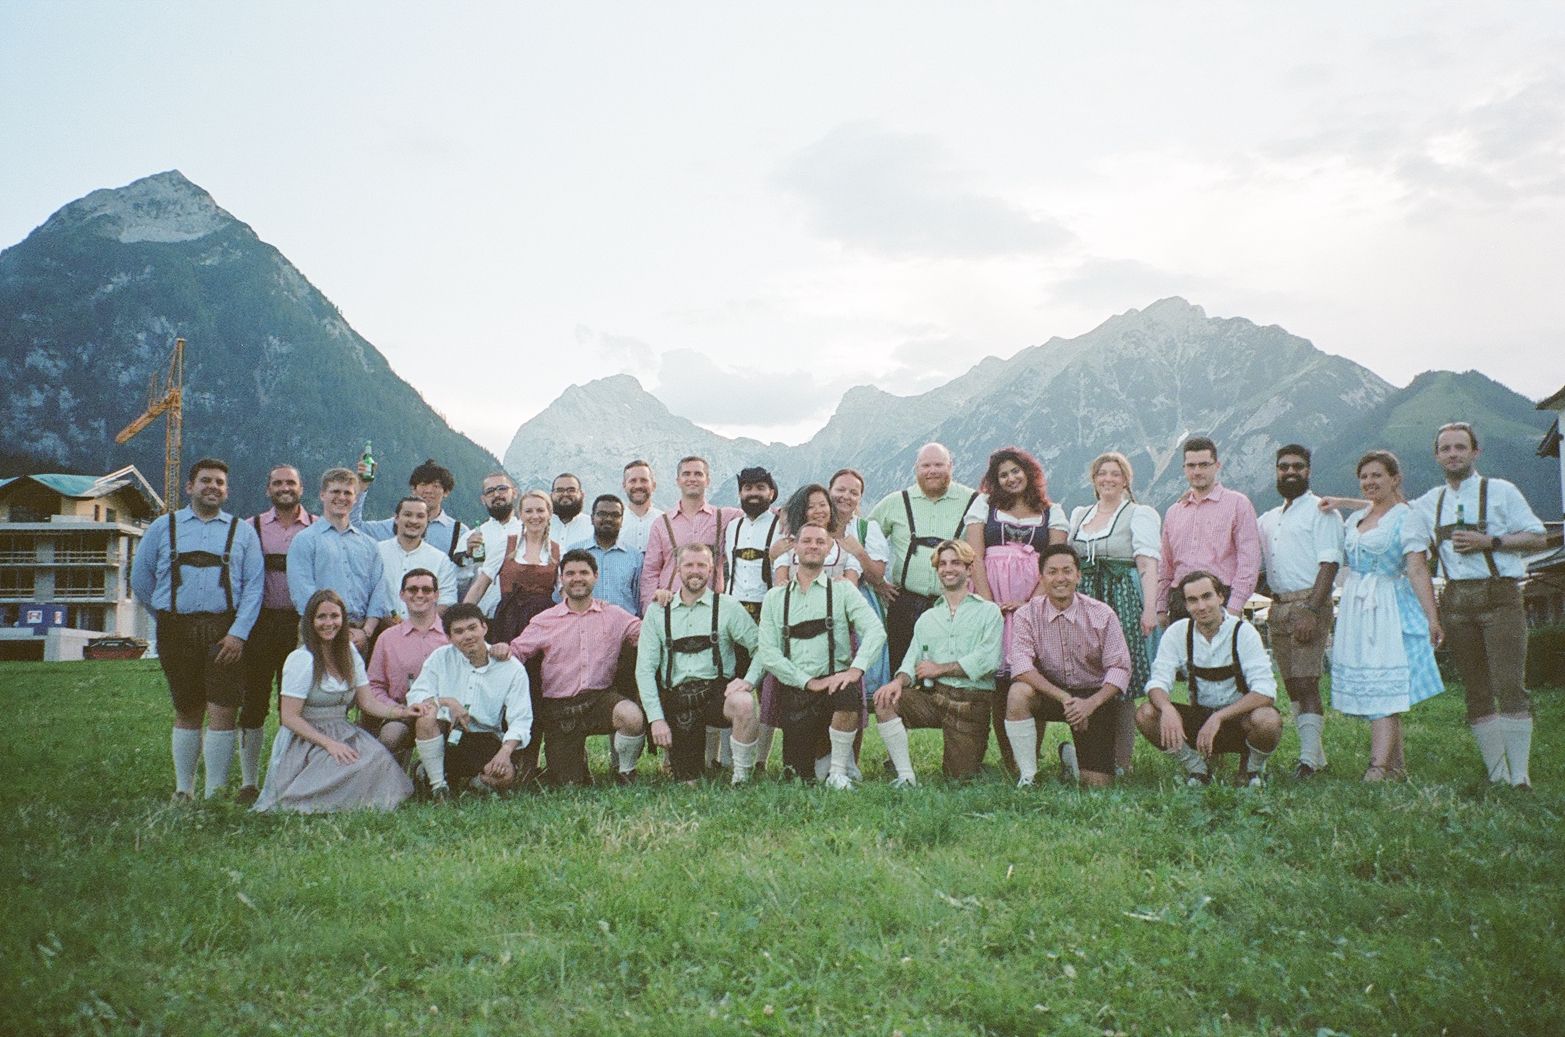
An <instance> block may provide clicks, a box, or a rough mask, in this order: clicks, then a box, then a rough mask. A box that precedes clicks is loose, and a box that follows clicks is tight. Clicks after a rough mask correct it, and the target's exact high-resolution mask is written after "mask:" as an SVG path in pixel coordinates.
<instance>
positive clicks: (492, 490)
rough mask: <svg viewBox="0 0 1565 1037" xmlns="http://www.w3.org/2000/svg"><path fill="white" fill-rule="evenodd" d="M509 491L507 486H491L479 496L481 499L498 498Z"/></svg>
mask: <svg viewBox="0 0 1565 1037" xmlns="http://www.w3.org/2000/svg"><path fill="white" fill-rule="evenodd" d="M509 489H510V487H509V486H491V487H489V489H487V490H485V491H484V492H483V493H481V494H480V495H479V496H481V497H498V496H500V495H501V494H503V493H505V492H506V491H507V490H509Z"/></svg>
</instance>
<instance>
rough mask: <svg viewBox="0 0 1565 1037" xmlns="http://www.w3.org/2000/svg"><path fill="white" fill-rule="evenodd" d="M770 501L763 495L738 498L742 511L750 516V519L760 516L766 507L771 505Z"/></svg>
mask: <svg viewBox="0 0 1565 1037" xmlns="http://www.w3.org/2000/svg"><path fill="white" fill-rule="evenodd" d="M771 503H772V502H771V501H769V500H767V499H766V498H765V497H741V498H739V506H740V507H741V508H743V509H744V513H745V514H746V515H748V516H750V517H751V518H752V519H756V518H760V517H761V516H762V515H763V514H765V513H766V509H767V508H768V507H770V506H771Z"/></svg>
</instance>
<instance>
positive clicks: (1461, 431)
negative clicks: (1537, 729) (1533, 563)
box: [1413, 421, 1548, 788]
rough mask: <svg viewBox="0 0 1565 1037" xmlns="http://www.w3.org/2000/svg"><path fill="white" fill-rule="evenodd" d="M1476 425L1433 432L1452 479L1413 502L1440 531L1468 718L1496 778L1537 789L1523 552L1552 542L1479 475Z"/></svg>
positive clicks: (1446, 611) (1445, 594)
mask: <svg viewBox="0 0 1565 1037" xmlns="http://www.w3.org/2000/svg"><path fill="white" fill-rule="evenodd" d="M1480 453H1481V451H1480V450H1479V449H1478V433H1477V432H1475V431H1473V427H1472V425H1470V424H1468V423H1467V422H1465V421H1456V422H1452V423H1450V424H1448V425H1443V426H1441V427H1440V429H1439V430H1438V431H1437V432H1436V433H1435V460H1436V461H1438V462H1439V464H1440V467H1441V469H1442V470H1443V471H1444V472H1445V483H1444V484H1443V485H1441V486H1437V487H1435V488H1434V489H1432V490H1430V491H1429V492H1428V493H1426V494H1424V495H1423V496H1422V497H1420V498H1418V500H1417V501H1415V502H1414V504H1413V506H1414V507H1415V508H1417V509H1418V510H1419V511H1420V512H1422V513H1423V514H1424V516H1425V517H1426V518H1428V520H1429V524H1430V525H1431V526H1432V527H1434V530H1435V542H1436V546H1437V548H1438V552H1439V556H1438V557H1439V570H1440V574H1441V575H1442V576H1444V577H1445V587H1444V588H1443V589H1442V590H1441V591H1440V624H1441V626H1442V627H1444V628H1445V643H1446V647H1448V648H1449V649H1450V650H1451V656H1452V658H1453V659H1454V660H1455V661H1456V669H1457V672H1458V673H1460V674H1461V676H1462V685H1463V687H1464V688H1465V689H1466V691H1467V723H1468V726H1469V727H1470V728H1471V729H1472V732H1473V739H1474V740H1475V741H1476V742H1477V743H1478V751H1479V754H1480V755H1481V756H1482V757H1483V763H1484V770H1485V771H1486V772H1487V774H1488V778H1489V781H1490V782H1493V783H1495V784H1499V783H1503V782H1507V781H1508V782H1510V783H1511V784H1512V785H1514V786H1517V787H1519V788H1531V787H1532V778H1531V776H1530V774H1529V773H1528V762H1529V760H1530V758H1531V755H1532V701H1531V700H1530V699H1529V698H1528V695H1527V688H1526V685H1525V684H1524V683H1523V682H1524V680H1525V678H1526V673H1527V610H1526V607H1525V606H1524V605H1523V603H1522V590H1521V581H1522V577H1524V576H1525V575H1526V574H1527V566H1526V563H1525V562H1524V561H1523V560H1522V555H1523V554H1525V553H1526V552H1528V551H1541V550H1543V549H1544V548H1545V547H1546V546H1548V540H1547V538H1546V537H1545V535H1544V528H1543V523H1542V522H1540V521H1539V520H1538V516H1537V515H1535V514H1533V511H1532V508H1531V507H1530V506H1529V505H1528V504H1527V499H1526V498H1525V497H1523V496H1522V494H1521V491H1520V490H1518V489H1517V488H1516V487H1515V485H1514V484H1512V483H1509V482H1507V481H1506V480H1504V479H1490V478H1488V477H1487V476H1483V475H1479V474H1478V471H1477V469H1476V467H1475V465H1476V464H1477V461H1478V455H1479V454H1480Z"/></svg>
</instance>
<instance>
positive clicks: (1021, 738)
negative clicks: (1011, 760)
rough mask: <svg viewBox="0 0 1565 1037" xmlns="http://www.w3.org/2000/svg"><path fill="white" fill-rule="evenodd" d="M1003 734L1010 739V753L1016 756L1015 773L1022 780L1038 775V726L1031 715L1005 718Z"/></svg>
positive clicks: (1029, 779) (1034, 777)
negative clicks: (1023, 717) (1019, 718)
mask: <svg viewBox="0 0 1565 1037" xmlns="http://www.w3.org/2000/svg"><path fill="white" fill-rule="evenodd" d="M1005 736H1006V737H1007V738H1009V739H1010V740H1011V755H1012V756H1014V757H1016V773H1017V776H1018V777H1020V778H1021V780H1022V781H1033V780H1035V779H1036V778H1037V777H1038V727H1037V725H1036V724H1034V723H1033V719H1032V717H1028V718H1027V719H1026V720H1007V721H1006V722H1005Z"/></svg>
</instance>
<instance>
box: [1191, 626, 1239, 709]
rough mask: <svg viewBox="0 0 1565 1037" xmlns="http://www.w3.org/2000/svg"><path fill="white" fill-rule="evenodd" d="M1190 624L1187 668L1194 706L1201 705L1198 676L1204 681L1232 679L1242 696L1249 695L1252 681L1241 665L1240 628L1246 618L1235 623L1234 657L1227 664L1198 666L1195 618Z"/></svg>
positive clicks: (1231, 650) (1232, 651) (1232, 653)
mask: <svg viewBox="0 0 1565 1037" xmlns="http://www.w3.org/2000/svg"><path fill="white" fill-rule="evenodd" d="M1189 624H1190V625H1189V626H1187V627H1186V628H1185V669H1186V670H1188V671H1189V674H1190V704H1191V705H1192V706H1200V705H1201V701H1200V698H1199V693H1198V691H1197V690H1196V689H1197V678H1199V679H1200V680H1204V681H1226V680H1232V681H1233V682H1234V687H1235V688H1236V689H1237V690H1238V692H1239V697H1240V698H1243V697H1244V696H1246V695H1248V694H1249V693H1250V682H1249V681H1247V680H1245V679H1244V667H1242V666H1240V665H1239V628H1240V627H1242V626H1244V620H1240V621H1239V622H1237V623H1235V624H1234V636H1233V644H1232V646H1231V647H1230V650H1229V654H1230V656H1231V657H1232V658H1231V661H1230V662H1229V663H1228V665H1227V666H1197V665H1196V664H1195V619H1194V618H1191V619H1190V621H1189ZM1202 708H1207V707H1202Z"/></svg>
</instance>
